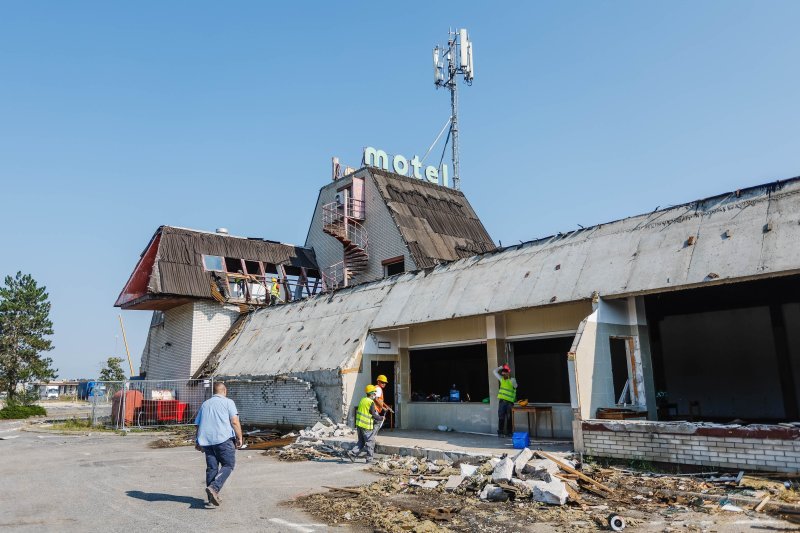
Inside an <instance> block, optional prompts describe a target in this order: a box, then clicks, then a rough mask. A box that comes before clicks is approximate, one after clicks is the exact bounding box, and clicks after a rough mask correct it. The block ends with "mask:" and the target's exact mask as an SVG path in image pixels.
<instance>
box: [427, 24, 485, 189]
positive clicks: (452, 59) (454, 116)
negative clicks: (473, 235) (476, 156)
mask: <svg viewBox="0 0 800 533" xmlns="http://www.w3.org/2000/svg"><path fill="white" fill-rule="evenodd" d="M445 60H446V61H447V64H446V65H445ZM459 74H461V75H463V76H464V82H465V83H466V84H467V85H472V79H473V78H474V76H475V69H474V67H473V64H472V42H471V41H470V40H469V37H468V36H467V30H466V29H464V28H461V29H460V30H455V31H453V30H452V29H451V30H450V31H449V39H448V40H447V47H446V48H444V47H439V46H436V48H434V49H433V78H434V84H435V85H436V88H437V89H438V88H440V87H442V88H445V89H447V90H449V91H450V121H449V122H450V131H449V133H448V137H449V138H450V146H451V148H452V150H453V188H454V189H460V188H461V172H460V168H459V162H458V83H457V81H458V80H457V77H458V75H459ZM437 140H438V138H437ZM445 147H447V141H446V140H445ZM442 155H444V154H442Z"/></svg>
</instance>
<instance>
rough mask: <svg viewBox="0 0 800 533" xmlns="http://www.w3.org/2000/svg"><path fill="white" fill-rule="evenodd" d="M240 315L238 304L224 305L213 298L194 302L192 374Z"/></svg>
mask: <svg viewBox="0 0 800 533" xmlns="http://www.w3.org/2000/svg"><path fill="white" fill-rule="evenodd" d="M238 317H239V307H238V306H231V305H223V304H221V303H219V302H214V301H211V300H200V301H197V302H195V303H194V308H193V316H192V355H191V363H190V368H189V372H190V375H191V374H194V372H195V371H196V370H197V369H198V368H199V367H200V365H202V364H203V362H204V361H205V360H206V358H207V357H208V354H210V353H211V350H213V349H214V347H216V345H217V344H218V343H219V341H221V340H222V337H224V336H225V334H226V333H228V331H229V330H230V329H231V326H232V325H233V323H234V322H235V321H236V319H237V318H238Z"/></svg>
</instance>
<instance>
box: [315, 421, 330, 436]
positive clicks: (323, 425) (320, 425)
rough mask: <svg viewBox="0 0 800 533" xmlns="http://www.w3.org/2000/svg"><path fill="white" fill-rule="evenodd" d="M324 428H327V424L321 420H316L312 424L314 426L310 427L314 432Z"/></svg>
mask: <svg viewBox="0 0 800 533" xmlns="http://www.w3.org/2000/svg"><path fill="white" fill-rule="evenodd" d="M326 429H328V426H326V425H325V424H323V423H322V422H317V423H316V424H314V427H312V428H311V431H313V432H314V433H318V432H320V431H325V430H326Z"/></svg>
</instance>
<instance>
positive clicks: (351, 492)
mask: <svg viewBox="0 0 800 533" xmlns="http://www.w3.org/2000/svg"><path fill="white" fill-rule="evenodd" d="M322 488H323V489H328V490H338V491H339V492H347V493H350V494H361V492H362V491H361V489H348V488H347V487H326V486H325V485H322Z"/></svg>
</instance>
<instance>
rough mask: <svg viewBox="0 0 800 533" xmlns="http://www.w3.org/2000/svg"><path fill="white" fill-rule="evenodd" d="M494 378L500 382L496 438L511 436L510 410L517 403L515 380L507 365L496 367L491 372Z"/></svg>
mask: <svg viewBox="0 0 800 533" xmlns="http://www.w3.org/2000/svg"><path fill="white" fill-rule="evenodd" d="M492 372H493V373H494V377H496V378H497V379H499V380H500V389H499V390H498V391H497V399H498V400H499V401H500V406H499V407H498V409H497V418H498V424H497V436H498V437H509V436H511V417H512V416H513V415H512V411H511V408H512V407H514V402H515V401H517V380H516V379H515V378H512V377H511V367H510V366H508V365H507V364H505V365H503V366H498V367H497V368H495V369H494V370H493V371H492Z"/></svg>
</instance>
